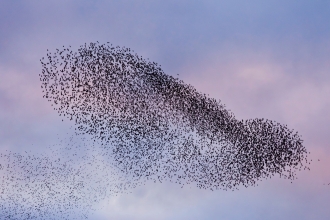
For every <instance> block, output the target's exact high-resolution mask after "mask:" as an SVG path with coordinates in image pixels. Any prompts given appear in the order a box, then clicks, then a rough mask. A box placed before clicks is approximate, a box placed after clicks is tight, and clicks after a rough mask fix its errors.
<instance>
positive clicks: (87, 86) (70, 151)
mask: <svg viewBox="0 0 330 220" xmlns="http://www.w3.org/2000/svg"><path fill="white" fill-rule="evenodd" d="M41 64H42V73H41V74H40V82H41V88H42V90H43V94H44V98H45V99H47V100H48V101H49V102H50V103H51V105H52V106H53V107H54V110H55V111H57V112H58V113H59V116H61V117H63V118H64V119H65V118H66V119H68V120H71V121H72V123H73V124H74V129H75V135H74V136H73V137H71V138H70V140H69V141H67V142H68V143H71V144H68V145H67V146H65V147H63V148H61V150H60V151H56V152H54V153H53V154H52V156H47V155H41V156H31V155H29V154H28V153H26V154H15V153H12V152H6V153H4V154H1V166H0V172H1V173H0V174H1V176H2V177H0V178H2V182H1V184H2V185H1V186H2V188H1V189H2V190H3V192H2V194H0V199H1V200H2V201H6V202H5V203H4V202H2V203H1V208H0V213H1V214H0V217H2V218H6V219H56V218H63V219H65V218H67V219H73V218H74V216H77V215H76V214H77V210H84V211H82V212H81V211H79V213H80V215H79V217H78V219H79V218H82V217H84V218H88V215H89V214H90V212H91V211H92V210H93V205H94V204H96V203H97V202H99V201H101V200H104V199H107V198H109V197H111V196H113V195H117V194H121V193H127V192H129V191H130V190H131V189H133V188H135V187H137V186H140V185H143V184H145V183H146V182H147V181H154V182H160V183H162V182H164V181H169V182H173V183H177V184H180V185H182V186H184V185H194V186H196V187H198V188H201V189H209V190H219V189H223V190H237V189H239V188H240V187H242V186H243V187H249V186H255V185H256V184H257V183H258V181H260V180H262V179H267V178H270V177H272V176H274V175H279V176H280V177H283V178H287V179H289V180H294V179H295V178H296V171H298V170H301V169H309V168H308V167H307V165H306V164H307V163H308V162H307V154H308V152H307V150H306V148H305V147H304V146H303V140H302V139H301V136H299V135H298V133H297V132H294V131H293V130H290V129H289V128H288V127H287V126H286V125H282V124H279V123H277V122H274V121H271V120H267V119H249V120H238V119H236V118H235V116H234V114H233V113H232V112H231V111H229V110H227V109H226V108H225V105H223V104H222V103H221V102H220V101H218V100H216V99H213V98H209V97H208V96H206V95H205V94H203V93H200V92H198V91H197V90H196V89H195V88H194V87H193V86H191V85H189V84H185V83H184V82H183V81H181V80H179V79H177V78H174V77H172V76H169V75H166V74H165V73H164V72H163V71H162V69H161V68H160V66H159V65H158V64H157V63H155V62H151V61H148V60H145V59H143V58H142V57H141V56H138V55H137V54H136V53H134V51H132V50H131V49H130V48H125V47H118V46H116V47H115V46H113V45H112V44H109V43H107V44H100V43H98V42H97V43H90V44H84V45H82V46H81V47H80V48H79V49H78V51H72V50H71V47H68V48H65V47H64V46H63V48H62V49H57V50H56V51H54V52H48V53H47V56H46V57H43V58H42V59H41ZM74 139H80V140H81V141H80V142H79V141H74ZM54 151H55V150H54Z"/></svg>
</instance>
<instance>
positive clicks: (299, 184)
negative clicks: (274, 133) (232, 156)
mask: <svg viewBox="0 0 330 220" xmlns="http://www.w3.org/2000/svg"><path fill="white" fill-rule="evenodd" d="M96 41H99V42H100V43H106V42H110V43H112V44H114V45H119V46H125V47H129V48H131V49H133V50H134V51H135V52H136V53H138V54H139V55H141V56H143V57H144V58H149V60H151V61H155V62H157V63H158V64H160V65H161V67H162V69H163V70H164V72H165V73H166V74H168V75H172V76H175V77H179V79H181V80H183V81H184V82H186V83H189V84H191V85H192V86H194V87H195V88H196V89H197V90H198V91H200V92H202V93H205V94H208V95H209V96H210V97H213V98H216V99H218V100H221V102H222V103H224V104H225V105H226V108H227V109H230V110H231V111H232V112H233V113H234V114H235V116H236V118H238V119H244V120H245V119H250V118H267V119H271V120H275V121H277V122H280V123H282V124H287V125H288V127H289V128H291V129H294V130H295V131H298V133H299V134H300V135H302V138H303V140H304V145H305V147H306V148H307V150H308V151H309V152H310V154H309V159H311V160H312V162H311V164H310V171H300V172H298V173H297V177H298V179H297V180H294V181H293V183H291V181H289V180H286V179H281V178H279V177H273V178H271V179H268V180H263V181H260V182H259V184H258V186H255V187H249V188H245V187H242V188H240V190H238V191H234V192H232V191H221V190H219V191H210V190H201V189H198V188H194V187H184V188H181V187H180V186H179V185H176V184H171V183H163V184H161V183H148V184H147V185H145V186H140V187H137V188H135V189H133V190H132V193H129V194H122V195H118V196H113V197H109V198H108V199H107V201H102V202H100V204H96V205H95V207H96V208H95V212H94V214H93V215H91V216H90V219H99V220H101V219H102V220H103V219H253V220H255V219H291V220H294V219H297V220H298V219H299V220H302V219H320V220H322V219H329V218H330V209H329V206H328V204H329V203H330V185H328V184H329V183H330V170H329V167H330V145H329V143H330V137H329V135H328V133H329V131H330V114H329V113H326V112H328V109H329V108H330V2H329V1H322V0H314V1H307V0H300V1H294V0H285V1H284V0H283V1H282V0H276V1H273V0H268V1H261V0H251V1H242V0H231V1H228V0H227V1H221V0H218V1H211V0H203V1H197V0H196V1H188V0H177V1H172V0H167V1H157V0H154V1H147V0H144V1H141V0H136V1H133V0H132V1H126V0H122V1H110V0H109V1H101V0H94V1H90V0H81V1H71V0H65V1H62V0H56V1H32V0H25V1H19V0H15V1H6V0H0V152H5V150H11V151H13V152H23V151H27V150H28V151H29V152H30V153H31V154H37V153H40V152H44V153H47V152H48V150H47V149H48V148H47V147H48V146H52V145H57V144H59V141H60V140H64V139H65V138H67V135H69V134H70V132H72V129H70V126H72V125H73V124H71V123H70V122H69V121H64V122H62V120H61V118H60V117H59V116H58V115H57V112H56V111H54V110H53V108H52V107H51V106H50V104H49V103H48V102H47V100H45V99H43V98H42V96H43V94H42V90H41V88H40V85H41V83H40V81H39V74H40V73H41V64H40V61H39V60H40V58H41V57H43V56H45V55H46V53H47V49H49V50H50V51H54V50H55V49H56V48H61V47H63V45H64V46H69V45H71V46H72V48H78V47H79V46H80V45H83V44H84V43H90V42H96ZM2 202H3V201H2Z"/></svg>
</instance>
